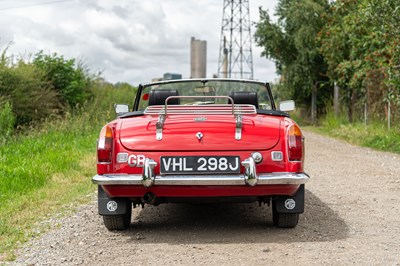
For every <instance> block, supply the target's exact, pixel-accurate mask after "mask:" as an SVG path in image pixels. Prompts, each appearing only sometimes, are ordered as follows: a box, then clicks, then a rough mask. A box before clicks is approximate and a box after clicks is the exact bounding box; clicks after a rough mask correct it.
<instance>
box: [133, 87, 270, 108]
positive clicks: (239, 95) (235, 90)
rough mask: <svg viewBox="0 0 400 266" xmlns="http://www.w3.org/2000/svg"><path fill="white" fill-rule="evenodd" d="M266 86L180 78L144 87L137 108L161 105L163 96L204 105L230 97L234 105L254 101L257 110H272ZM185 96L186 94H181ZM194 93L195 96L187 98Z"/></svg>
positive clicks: (224, 102) (178, 102) (187, 103)
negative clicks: (179, 79)
mask: <svg viewBox="0 0 400 266" xmlns="http://www.w3.org/2000/svg"><path fill="white" fill-rule="evenodd" d="M269 95H270V94H269V93H268V88H267V87H266V85H265V84H263V83H257V82H254V83H253V82H243V81H234V80H205V81H204V80H202V81H199V80H197V81H192V80H182V81H173V82H167V83H159V84H154V85H151V84H150V85H146V86H144V88H143V90H142V92H141V94H140V95H138V96H139V97H140V99H139V105H138V110H139V111H141V110H145V109H146V108H147V107H148V106H149V105H164V104H165V99H166V98H167V97H169V96H174V98H175V99H170V100H169V101H168V104H179V105H205V104H207V105H208V104H228V103H229V100H228V98H217V97H214V96H230V97H232V98H233V100H234V101H235V104H253V105H255V106H256V108H259V109H267V110H270V109H272V107H273V105H272V99H270V96H269ZM181 96H185V97H181ZM188 96H197V97H193V98H191V97H188Z"/></svg>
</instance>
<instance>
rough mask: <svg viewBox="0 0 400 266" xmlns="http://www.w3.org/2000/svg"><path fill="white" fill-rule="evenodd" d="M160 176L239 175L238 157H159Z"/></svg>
mask: <svg viewBox="0 0 400 266" xmlns="http://www.w3.org/2000/svg"><path fill="white" fill-rule="evenodd" d="M160 172H161V174H227V173H230V174H231V173H240V157H239V156H161V158H160Z"/></svg>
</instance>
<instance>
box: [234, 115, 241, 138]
mask: <svg viewBox="0 0 400 266" xmlns="http://www.w3.org/2000/svg"><path fill="white" fill-rule="evenodd" d="M235 139H236V140H241V139H242V116H241V115H237V116H236V130H235Z"/></svg>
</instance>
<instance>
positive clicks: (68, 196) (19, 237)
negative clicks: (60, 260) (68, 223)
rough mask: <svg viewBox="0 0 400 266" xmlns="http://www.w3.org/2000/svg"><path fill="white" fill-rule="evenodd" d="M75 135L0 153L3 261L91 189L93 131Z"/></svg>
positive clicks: (29, 140)
mask: <svg viewBox="0 0 400 266" xmlns="http://www.w3.org/2000/svg"><path fill="white" fill-rule="evenodd" d="M75 133H76V132H73V131H72V132H54V131H52V132H48V133H45V134H41V135H40V136H35V137H32V136H29V137H26V138H23V139H22V140H21V139H19V140H18V141H17V140H15V141H11V142H10V143H7V145H5V146H3V147H1V148H0V163H1V168H0V180H1V186H0V202H1V204H0V254H3V258H5V259H6V260H12V259H13V258H14V254H13V250H14V249H15V248H17V247H18V246H19V245H20V244H21V243H24V242H26V241H27V240H28V239H29V238H30V237H31V236H32V235H34V234H35V232H33V231H32V229H34V228H33V226H34V225H35V224H36V223H37V222H38V221H41V220H43V219H45V218H46V217H48V216H49V214H51V213H54V212H58V211H60V210H61V209H62V208H63V206H65V205H66V204H68V203H70V202H75V203H82V202H83V201H85V200H87V199H86V198H85V197H84V195H87V194H90V193H92V192H93V191H94V190H95V188H94V186H93V185H92V184H91V182H90V178H91V176H93V174H94V173H95V171H96V169H95V163H96V162H95V142H96V138H97V134H98V131H94V130H93V131H92V132H85V133H84V134H79V135H77V134H75Z"/></svg>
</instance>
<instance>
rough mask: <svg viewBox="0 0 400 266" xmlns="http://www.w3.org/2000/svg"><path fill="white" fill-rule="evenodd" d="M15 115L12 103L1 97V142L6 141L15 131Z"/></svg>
mask: <svg viewBox="0 0 400 266" xmlns="http://www.w3.org/2000/svg"><path fill="white" fill-rule="evenodd" d="M14 125H15V115H14V113H13V111H12V106H11V104H10V103H9V102H8V101H6V102H5V103H3V101H2V100H1V99H0V144H2V143H3V142H5V141H6V140H7V139H8V138H9V137H10V136H11V135H12V134H13V132H14Z"/></svg>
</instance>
